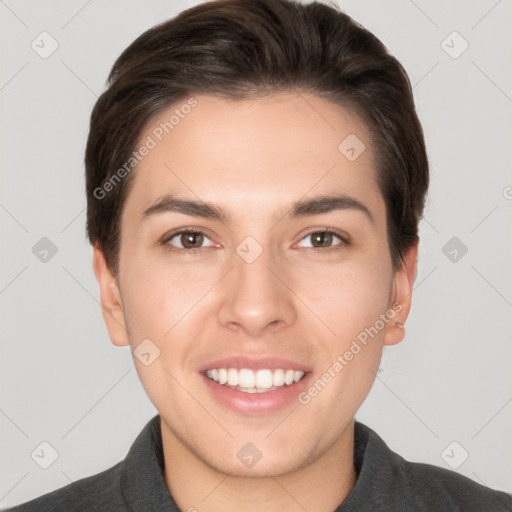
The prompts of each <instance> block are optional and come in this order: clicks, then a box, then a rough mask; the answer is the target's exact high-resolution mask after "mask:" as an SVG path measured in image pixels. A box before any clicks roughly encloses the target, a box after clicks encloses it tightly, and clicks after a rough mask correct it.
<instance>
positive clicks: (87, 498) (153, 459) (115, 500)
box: [8, 415, 512, 512]
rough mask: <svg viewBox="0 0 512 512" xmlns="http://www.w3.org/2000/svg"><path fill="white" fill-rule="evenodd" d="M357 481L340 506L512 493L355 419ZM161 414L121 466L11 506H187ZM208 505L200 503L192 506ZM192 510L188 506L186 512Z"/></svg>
mask: <svg viewBox="0 0 512 512" xmlns="http://www.w3.org/2000/svg"><path fill="white" fill-rule="evenodd" d="M354 435H355V439H354V441H355V442H354V465H355V469H356V471H357V481H356V485H355V486H354V488H353V489H352V491H351V492H350V494H349V495H348V496H347V498H346V499H345V501H344V502H343V503H342V504H340V506H339V507H338V508H337V509H336V510H335V511H333V512H356V511H357V512H377V511H381V512H386V511H390V512H423V511H435V512H457V511H460V512H481V511H483V512H505V511H512V494H507V493H505V492H501V491H497V490H493V489H490V488H489V487H485V486H483V485H480V484H478V483H476V482H474V481H473V480H471V479H469V478H466V477H464V476H462V475H460V474H458V473H455V472H453V471H449V470H447V469H443V468H439V467H437V466H432V465H429V464H421V463H413V462H408V461H407V460H405V459H404V458H403V457H401V456H400V455H398V454H397V453H395V452H393V451H391V450H390V449H389V448H388V446H387V445H386V443H385V442H384V441H383V440H382V439H381V438H380V437H379V436H378V435H377V434H376V433H375V432H374V431H373V430H372V429H370V428H369V427H367V426H366V425H364V424H363V423H360V422H358V421H355V431H354ZM163 469H164V457H163V450H162V437H161V430H160V416H159V415H156V416H154V417H153V418H152V419H151V420H150V421H149V422H148V423H147V424H146V426H145V427H144V429H143V430H142V432H141V433H140V434H139V435H138V437H137V439H136V440H135V442H134V443H133V445H132V446H131V448H130V450H129V452H128V455H127V456H126V458H125V459H124V460H123V461H122V462H119V463H118V464H116V465H115V466H113V467H111V468H110V469H107V470H106V471H103V472H101V473H98V474H96V475H92V476H89V477H87V478H83V479H81V480H78V481H76V482H73V483H71V484H69V485H67V486H65V487H62V488H61V489H57V490H56V491H53V492H50V493H48V494H45V495H43V496H40V497H39V498H36V499H34V500H32V501H29V502H27V503H24V504H22V505H19V506H16V507H14V508H11V509H8V510H9V512H50V511H51V512H61V511H62V512H78V511H80V512H83V511H89V510H90V511H98V512H121V511H131V512H146V511H147V512H150V511H151V512H180V509H179V508H178V506H177V505H176V503H175V502H174V500H173V499H172V496H171V494H170V492H169V489H168V487H167V485H166V482H165V479H164V474H163ZM194 508H195V509H197V511H198V512H201V506H200V503H198V504H196V505H195V507H194V504H191V510H194ZM183 512H185V511H183Z"/></svg>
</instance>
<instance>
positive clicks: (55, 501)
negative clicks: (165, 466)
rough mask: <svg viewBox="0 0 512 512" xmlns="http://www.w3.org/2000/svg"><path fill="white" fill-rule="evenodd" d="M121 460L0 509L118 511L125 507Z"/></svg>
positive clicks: (6, 511)
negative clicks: (15, 504)
mask: <svg viewBox="0 0 512 512" xmlns="http://www.w3.org/2000/svg"><path fill="white" fill-rule="evenodd" d="M122 465H123V462H119V463H118V464H116V465H115V466H112V467H111V468H109V469H107V470H105V471H102V472H101V473H97V474H95V475H92V476H89V477H86V478H82V479H80V480H77V481H76V482H73V483H71V484H68V485H66V486H65V487H61V488H60V489H57V490H55V491H52V492H49V493H47V494H43V495H42V496H39V497H38V498H35V499H33V500H31V501H28V502H26V503H23V504H21V505H17V506H15V507H11V508H9V509H4V510H3V512H75V511H83V510H94V511H98V512H107V511H108V512H121V511H123V510H127V508H126V506H125V505H124V502H123V498H122V494H121V474H122V471H121V470H122Z"/></svg>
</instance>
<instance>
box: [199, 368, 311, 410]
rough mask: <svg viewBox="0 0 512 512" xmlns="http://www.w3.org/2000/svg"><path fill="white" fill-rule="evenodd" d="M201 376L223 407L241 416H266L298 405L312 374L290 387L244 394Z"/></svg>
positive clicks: (306, 375) (307, 374)
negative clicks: (299, 396) (294, 404)
mask: <svg viewBox="0 0 512 512" xmlns="http://www.w3.org/2000/svg"><path fill="white" fill-rule="evenodd" d="M200 375H201V377H202V378H203V380H204V381H205V384H206V386H207V388H208V391H209V392H210V394H211V395H212V397H213V398H214V399H215V400H216V401H217V402H218V403H219V404H220V405H222V406H223V407H226V408H227V409H230V410H231V411H234V412H237V413H241V414H249V415H264V414H270V413H272V412H275V411H279V410H281V409H284V408H285V407H287V406H289V405H290V404H293V403H297V402H298V395H299V394H300V393H302V392H303V391H304V390H305V389H306V387H307V381H308V380H309V377H310V375H311V374H310V373H309V372H308V373H306V374H305V375H304V377H302V379H301V380H299V381H298V382H294V383H293V384H290V385H286V384H285V385H284V386H282V387H280V388H278V389H275V390H273V391H267V392H265V393H244V392H243V391H238V390H236V389H231V388H230V387H228V386H225V385H222V384H218V383H217V382H215V381H214V380H212V379H209V378H208V377H207V376H206V375H203V374H200Z"/></svg>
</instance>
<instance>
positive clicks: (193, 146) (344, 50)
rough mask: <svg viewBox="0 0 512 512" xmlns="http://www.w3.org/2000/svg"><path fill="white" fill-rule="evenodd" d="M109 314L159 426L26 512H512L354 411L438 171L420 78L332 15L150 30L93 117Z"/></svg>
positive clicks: (301, 9)
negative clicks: (394, 447)
mask: <svg viewBox="0 0 512 512" xmlns="http://www.w3.org/2000/svg"><path fill="white" fill-rule="evenodd" d="M86 179H87V200H88V206H87V207H88V210H87V229H88V235H89V239H90V241H91V243H92V244H93V246H94V269H95V273H96V277H97V279H98V283H99V287H100V295H101V302H102V306H103V315H104V319H105V322H106V325H107V329H108V332H109V335H110V337H111V340H112V342H113V343H114V344H115V345H119V346H125V345H130V346H131V348H132V350H133V354H134V363H135V365H136V368H137V372H138V374H139V377H140V379H141V382H142V385H143V387H144V389H145V390H146V392H147V394H148V396H149V398H150V399H151V401H152V402H153V404H154V405H155V407H156V409H157V410H158V413H159V414H158V415H157V416H155V417H154V418H153V419H152V420H151V421H150V422H149V423H148V424H147V426H146V427H145V429H144V430H143V431H142V432H141V434H140V435H139V437H138V438H137V440H136V441H135V443H134V444H133V446H132V448H131V450H130V452H129V454H128V456H127V458H126V460H125V461H123V462H120V463H119V464H117V465H116V466H114V467H113V468H111V469H108V470H106V471H105V472H103V473H100V474H98V475H94V476H91V477H88V478H85V479H82V480H80V481H78V482H75V483H73V484H71V485H69V486H66V487H64V488H62V489H59V490H57V491H54V492H53V493H50V494H47V495H45V496H42V497H40V498H38V499H36V500H33V501H32V502H29V503H27V504H24V505H21V506H19V507H16V508H14V509H13V510H16V511H18V512H23V511H31V510H34V511H35V510H66V511H73V510H98V511H116V510H119V511H121V510H137V511H144V510H148V511H149V510H151V511H154V510H162V511H163V510H169V511H170V510H181V511H194V510H198V511H200V512H203V511H227V512H229V511H232V510H238V511H239V510H243V511H259V510H261V511H266V512H268V511H277V510H279V511H282V510H286V511H294V510H307V511H316V512H328V511H333V510H338V511H343V512H348V511H356V510H357V511H375V510H382V511H387V510H389V511H427V510H435V511H455V510H460V511H472V510H475V511H479V510H486V511H502V510H512V497H511V496H509V495H508V494H506V493H504V492H500V491H497V490H493V489H489V488H487V487H484V486H482V485H480V484H477V483H476V482H473V481H472V480H470V479H468V478H465V477H463V476H461V475H458V474H457V473H454V472H450V471H447V470H444V469H441V468H437V467H434V466H430V465H426V464H418V463H410V462H407V461H405V460H404V459H403V458H401V457H400V456H399V455H397V454H395V453H393V452H392V451H391V450H390V449H389V448H388V447H387V446H386V444H385V443H384V441H383V440H382V439H380V437H379V436H378V435H377V434H376V433H375V432H374V431H373V430H371V429H370V428H369V427H367V426H365V425H363V424H361V423H359V422H355V421H354V415H355V413H356V412H357V410H358V408H359V407H360V405H361V404H362V402H363V401H364V399H365V398H366V396H367V394H368V393H369V391H370V389H371V386H372V384H373V382H374V379H375V375H376V372H377V369H378V367H379V363H380V358H381V355H382V349H383V346H384V345H393V344H396V343H399V342H400V341H401V340H402V339H403V337H404V324H405V322H406V319H407V316H408V314H409V311H410V307H411V299H412V288H413V283H414V279H415V274H416V261H417V250H418V242H419V239H418V222H419V220H420V218H421V215H422V212H423V207H424V200H425V194H426V192H427V189H428V161H427V156H426V151H425V144H424V139H423V133H422V129H421V125H420V123H419V120H418V118H417V115H416V112H415V107H414V102H413V97H412V91H411V87H410V84H409V81H408V78H407V75H406V73H405V71H404V70H403V68H402V67H401V65H400V64H399V63H398V61H397V60H396V59H395V58H394V57H392V56H391V55H389V53H388V52H387V51H386V49H385V48H384V46H383V45H382V43H380V41H378V40H377V39H376V38H375V36H373V35H372V34H371V33H370V32H368V31H367V30H365V29H364V28H362V27H361V26H359V25H357V24H356V23H355V22H354V21H353V20H351V19H350V18H349V17H348V16H346V15H345V14H343V13H341V12H339V11H337V10H335V9H334V8H331V7H328V6H326V5H322V4H317V3H312V4H309V5H302V4H300V3H295V2H290V1H285V0H257V1H254V0H220V1H214V2H210V3H204V4H201V5H198V6H196V7H194V8H191V9H189V10H187V11H184V12H183V13H181V14H180V15H179V16H177V17H176V18H174V19H172V20H169V21H167V22H165V23H163V24H161V25H158V26H157V27H155V28H153V29H151V30H149V31H148V32H146V33H144V34H143V35H142V36H140V37H139V38H138V39H137V40H136V41H135V42H134V43H133V44H132V45H130V46H129V47H128V48H127V49H126V50H125V51H124V52H123V54H122V55H121V56H120V57H119V59H118V60H117V61H116V63H115V64H114V67H113V69H112V71H111V74H110V77H109V87H108V89H107V90H106V91H105V93H104V94H102V96H101V97H100V98H99V100H98V102H97V104H96V106H95V108H94V110H93V113H92V117H91V127H90V135H89V140H88V145H87V150H86Z"/></svg>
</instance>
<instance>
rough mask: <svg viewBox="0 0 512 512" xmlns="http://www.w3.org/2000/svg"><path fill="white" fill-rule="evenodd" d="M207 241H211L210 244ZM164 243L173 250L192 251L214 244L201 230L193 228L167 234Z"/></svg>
mask: <svg viewBox="0 0 512 512" xmlns="http://www.w3.org/2000/svg"><path fill="white" fill-rule="evenodd" d="M207 242H209V245H205V243H207ZM162 244H163V245H165V246H166V247H167V248H170V249H172V250H176V251H183V252H192V253H193V252H195V251H196V250H200V249H203V248H206V247H208V246H210V247H211V246H213V245H214V244H213V243H212V242H211V240H210V238H209V237H208V236H207V235H205V234H204V233H202V232H201V231H193V230H182V231H175V232H174V233H172V234H170V235H169V236H167V237H166V238H165V239H164V240H163V241H162Z"/></svg>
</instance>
